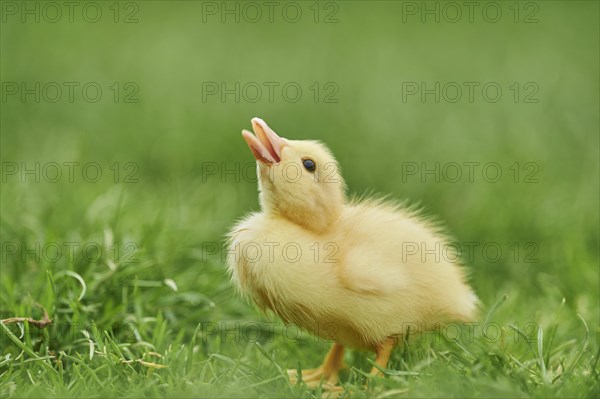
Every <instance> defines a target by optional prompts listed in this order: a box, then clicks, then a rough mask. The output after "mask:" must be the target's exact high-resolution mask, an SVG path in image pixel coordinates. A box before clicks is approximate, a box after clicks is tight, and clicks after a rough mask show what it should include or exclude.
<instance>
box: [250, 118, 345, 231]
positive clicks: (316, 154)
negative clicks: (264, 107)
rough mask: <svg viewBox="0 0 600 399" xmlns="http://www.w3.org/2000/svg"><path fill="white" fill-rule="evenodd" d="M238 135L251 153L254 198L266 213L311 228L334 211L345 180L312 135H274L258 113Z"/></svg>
mask: <svg viewBox="0 0 600 399" xmlns="http://www.w3.org/2000/svg"><path fill="white" fill-rule="evenodd" d="M252 129H253V130H254V133H255V134H256V136H255V135H254V134H252V133H251V132H249V131H248V130H244V131H242V136H243V137H244V140H246V143H248V146H249V147H250V150H251V151H252V153H253V154H254V157H255V158H256V161H257V162H256V163H257V165H258V168H257V174H258V187H259V191H260V204H261V207H262V208H263V210H264V211H265V212H267V213H270V214H273V215H278V216H281V217H285V218H287V219H288V220H290V221H292V222H294V223H296V224H299V225H301V226H304V227H306V228H308V229H311V230H313V231H316V232H322V231H324V230H327V229H328V228H329V227H330V226H331V224H332V223H333V222H335V221H336V220H337V219H338V217H339V216H340V214H341V212H342V209H343V206H344V202H345V184H344V180H343V179H342V176H341V174H340V169H339V167H338V164H337V162H336V160H335V158H334V157H333V155H332V154H331V152H330V151H329V149H328V148H327V147H326V146H325V145H323V144H322V143H320V142H318V141H312V140H311V141H309V140H288V139H285V138H283V137H279V136H278V135H277V134H276V133H275V132H274V131H273V130H272V129H271V128H270V127H269V126H268V125H267V124H266V123H265V122H264V121H263V120H262V119H260V118H253V119H252Z"/></svg>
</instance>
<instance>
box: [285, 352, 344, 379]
mask: <svg viewBox="0 0 600 399" xmlns="http://www.w3.org/2000/svg"><path fill="white" fill-rule="evenodd" d="M344 367H345V365H344V347H343V346H342V345H341V344H338V343H334V344H333V345H332V346H331V349H329V352H328V353H327V356H325V360H324V361H323V364H322V365H321V366H319V367H317V368H316V369H308V370H302V371H301V373H302V381H304V382H305V383H306V385H308V386H309V387H318V386H319V385H320V383H321V381H322V380H323V381H324V382H325V384H324V385H323V388H324V389H326V390H335V391H337V390H342V388H341V387H336V386H335V384H337V383H338V380H339V379H338V373H339V371H340V370H341V369H342V368H344ZM288 376H289V377H290V381H291V382H292V383H293V384H294V383H296V382H297V381H298V380H299V378H298V370H295V369H291V370H288Z"/></svg>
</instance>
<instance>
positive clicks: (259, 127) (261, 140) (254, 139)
mask: <svg viewBox="0 0 600 399" xmlns="http://www.w3.org/2000/svg"><path fill="white" fill-rule="evenodd" d="M252 130H254V134H256V136H255V135H254V134H252V133H251V132H249V131H248V130H242V137H244V140H246V143H247V144H248V147H250V151H252V154H254V158H256V160H257V161H260V162H263V163H265V164H267V165H272V164H276V163H279V162H280V161H281V149H282V148H283V147H284V146H285V145H287V140H286V139H284V138H283V137H279V136H278V135H277V133H275V132H274V131H273V129H271V128H270V127H269V125H267V124H266V123H265V121H263V120H262V119H260V118H252Z"/></svg>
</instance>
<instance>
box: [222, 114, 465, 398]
mask: <svg viewBox="0 0 600 399" xmlns="http://www.w3.org/2000/svg"><path fill="white" fill-rule="evenodd" d="M251 123H252V128H253V131H254V134H252V133H251V132H250V131H247V130H243V131H242V136H243V138H244V140H245V141H246V143H247V144H248V146H249V147H250V150H251V152H252V153H253V155H254V157H255V158H256V162H257V175H258V188H259V202H260V207H261V211H260V212H256V213H252V214H250V215H248V216H246V217H245V218H244V219H242V220H241V221H239V222H238V223H237V224H236V225H235V226H234V227H233V228H232V229H231V231H230V232H229V234H228V247H229V248H228V253H227V268H228V272H229V274H230V276H231V279H232V282H233V283H234V285H235V286H236V287H237V288H238V290H239V291H240V292H241V293H242V295H244V296H246V297H248V298H249V299H250V300H252V301H254V303H255V304H256V305H257V306H258V307H259V308H260V309H262V310H264V311H266V310H271V311H272V312H274V313H275V314H276V315H277V316H278V317H280V318H281V319H282V320H283V321H284V322H285V323H293V324H295V325H297V326H298V327H300V328H302V329H305V330H307V331H308V332H310V333H312V334H314V335H317V336H319V337H322V338H324V339H327V340H331V341H333V342H334V343H333V345H332V347H331V349H330V350H329V353H328V354H327V356H326V357H325V360H324V362H323V363H322V365H321V366H319V367H317V368H315V369H309V370H302V371H301V376H299V375H297V370H295V369H294V370H289V371H288V374H289V377H290V379H291V380H292V382H296V381H297V380H298V379H300V378H301V379H302V381H304V382H305V383H307V385H309V386H313V387H314V386H318V385H319V384H322V383H325V385H324V387H325V388H326V389H330V390H336V389H339V388H340V387H339V386H336V384H337V383H338V372H339V371H340V369H342V368H343V367H344V366H345V364H344V361H343V357H344V349H345V348H346V347H350V348H354V349H359V350H368V351H373V352H375V353H376V359H375V364H376V366H374V367H373V369H372V370H371V374H373V375H380V374H381V369H386V368H387V363H388V360H389V358H390V354H391V352H392V349H393V348H394V346H395V345H397V344H398V343H401V342H402V341H403V337H404V336H405V334H407V333H408V332H409V331H410V334H412V333H413V332H419V331H420V332H422V331H425V330H432V329H435V328H436V327H439V326H440V325H443V324H444V323H448V322H461V321H464V322H466V321H471V320H473V318H474V317H475V314H476V307H477V298H476V296H475V294H474V293H473V290H472V289H471V288H470V287H469V285H468V284H467V281H466V276H465V272H464V270H463V268H462V266H461V265H460V264H459V263H458V260H457V257H456V256H450V255H449V252H448V251H444V248H446V249H448V248H450V247H448V246H447V245H446V244H447V243H448V238H447V237H446V236H445V235H444V233H443V231H442V230H441V229H440V228H439V227H438V225H436V224H435V223H433V222H431V221H428V220H427V219H425V218H423V217H421V216H420V215H419V212H418V211H416V210H415V209H414V208H411V207H406V206H403V205H401V204H397V203H394V202H391V201H388V200H384V199H381V198H367V199H358V200H348V199H347V197H346V185H345V183H344V180H343V178H342V176H341V173H340V168H339V165H338V163H337V161H336V160H335V158H334V156H333V155H332V153H331V152H330V150H329V149H328V148H327V147H326V146H325V145H324V144H322V143H321V142H319V141H312V140H288V139H285V138H283V137H280V136H279V135H277V134H276V133H275V132H274V131H273V130H272V129H271V128H270V127H269V126H268V125H267V124H266V123H265V122H264V121H263V120H262V119H259V118H253V119H252V121H251ZM434 252H435V253H434Z"/></svg>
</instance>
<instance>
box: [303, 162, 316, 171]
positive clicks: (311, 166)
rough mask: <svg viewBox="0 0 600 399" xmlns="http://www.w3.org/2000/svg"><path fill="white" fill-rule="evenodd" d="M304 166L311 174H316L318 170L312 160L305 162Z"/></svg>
mask: <svg viewBox="0 0 600 399" xmlns="http://www.w3.org/2000/svg"><path fill="white" fill-rule="evenodd" d="M302 165H304V168H305V169H306V170H308V171H309V172H314V171H315V169H316V168H317V164H315V162H314V161H313V160H312V159H305V160H303V161H302Z"/></svg>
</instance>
